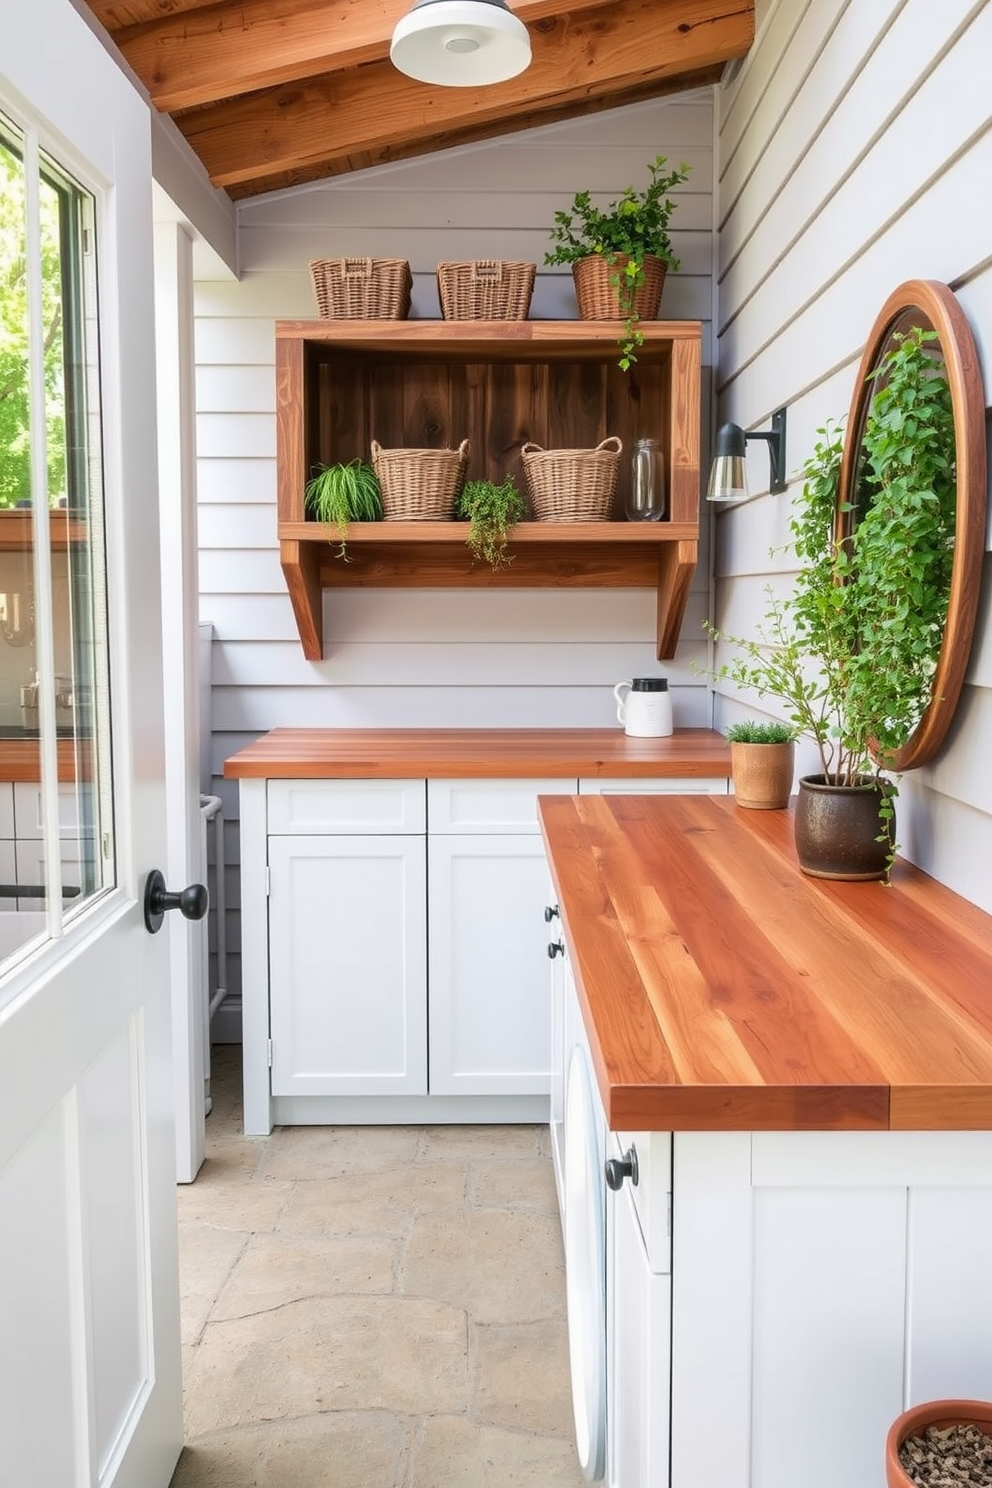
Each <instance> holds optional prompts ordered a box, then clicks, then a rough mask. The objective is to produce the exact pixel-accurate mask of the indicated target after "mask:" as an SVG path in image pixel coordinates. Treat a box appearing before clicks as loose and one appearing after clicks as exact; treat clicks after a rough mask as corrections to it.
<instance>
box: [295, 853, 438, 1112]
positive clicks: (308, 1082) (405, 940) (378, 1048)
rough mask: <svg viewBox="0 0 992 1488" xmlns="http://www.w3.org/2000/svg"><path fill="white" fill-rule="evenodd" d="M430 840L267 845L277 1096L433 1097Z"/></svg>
mask: <svg viewBox="0 0 992 1488" xmlns="http://www.w3.org/2000/svg"><path fill="white" fill-rule="evenodd" d="M425 866H426V865H425V852H424V839H423V838H422V837H413V836H411V837H391V836H386V835H383V836H381V837H344V836H342V837H310V836H298V837H270V839H269V873H270V888H269V965H270V986H271V1020H272V1022H271V1031H272V1094H273V1095H394V1094H395V1095H423V1094H424V1093H425V1092H426V1090H427V1006H426V971H427V968H426V924H425V917H424V904H425V900H426V888H427V886H426V879H425Z"/></svg>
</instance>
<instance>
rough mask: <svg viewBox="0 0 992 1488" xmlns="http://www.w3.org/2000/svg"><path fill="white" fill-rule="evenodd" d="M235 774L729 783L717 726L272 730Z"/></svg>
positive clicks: (235, 766)
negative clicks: (654, 735)
mask: <svg viewBox="0 0 992 1488" xmlns="http://www.w3.org/2000/svg"><path fill="white" fill-rule="evenodd" d="M224 774H225V776H227V777H228V778H229V779H230V778H234V779H276V778H280V779H294V778H295V779H347V780H363V779H364V780H368V779H373V780H374V779H380V780H381V779H398V780H402V779H407V780H409V779H419V778H425V779H459V778H462V779H471V778H477V779H527V778H544V779H567V778H569V777H578V776H583V777H587V778H590V779H592V778H599V777H602V778H605V779H608V778H610V777H616V778H625V777H633V778H655V779H657V778H663V777H665V776H668V777H671V778H675V779H678V778H687V779H692V778H696V779H700V778H703V779H723V780H725V779H727V778H728V776H729V774H730V750H729V747H728V745H727V743H726V740H725V739H724V738H723V736H722V735H721V734H718V733H716V732H714V731H713V730H711V729H676V731H675V733H674V734H672V735H670V736H669V737H668V738H664V739H632V738H628V737H627V735H626V734H624V732H623V731H622V729H620V728H611V729H305V728H298V729H294V728H282V729H273V730H272V731H271V732H270V733H267V734H263V735H262V737H261V738H260V739H256V740H255V742H254V743H253V744H249V745H247V747H246V748H244V749H242V750H239V752H238V753H237V754H235V755H232V756H231V758H230V759H228V760H226V761H225V764H224Z"/></svg>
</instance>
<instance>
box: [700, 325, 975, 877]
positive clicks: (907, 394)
mask: <svg viewBox="0 0 992 1488" xmlns="http://www.w3.org/2000/svg"><path fill="white" fill-rule="evenodd" d="M935 339H936V338H935V335H934V333H933V332H930V331H924V330H921V329H918V328H917V329H913V330H910V331H908V332H906V333H905V334H904V335H903V334H897V335H896V336H894V337H893V345H892V347H891V349H890V350H889V351H888V352H887V353H886V354H885V356H884V357H883V358H882V360H881V362H880V364H879V366H878V369H877V370H876V372H874V373H873V374H872V376H873V378H874V379H875V383H876V386H875V391H874V395H873V397H872V399H871V402H870V404H869V408H868V413H867V417H866V419H865V427H864V430H863V431H862V435H861V445H860V455H859V465H858V470H857V477H856V481H855V491H854V499H853V501H852V502H851V503H850V504H849V505H848V506H847V507H845V508H843V509H842V510H841V512H840V517H841V519H842V520H841V522H840V523H837V522H836V515H837V492H838V481H839V476H840V464H841V455H842V450H843V436H842V431H841V429H840V427H839V426H838V425H836V424H833V423H830V424H828V425H827V426H826V427H825V428H823V429H820V430H819V431H818V433H819V436H820V438H819V440H818V442H817V444H816V446H815V448H814V452H813V454H812V456H811V457H810V458H809V460H808V461H807V462H806V464H805V466H804V468H803V477H804V481H803V489H802V496H801V498H800V500H799V502H798V503H797V506H796V508H795V511H794V513H793V516H792V520H791V522H790V532H791V542H790V543H789V545H788V546H789V550H790V551H791V552H793V553H794V554H795V556H796V557H797V558H798V559H799V562H800V567H799V572H798V575H797V577H796V581H795V586H794V588H793V591H792V593H791V594H790V595H788V596H786V597H784V598H783V597H781V596H777V595H776V594H775V593H774V592H773V591H772V590H770V589H769V590H768V591H767V594H768V602H767V607H766V612H765V619H764V623H763V624H762V626H760V627H759V628H758V632H757V635H756V636H754V637H741V636H734V635H729V634H726V633H721V632H719V631H718V630H716V629H715V628H714V627H713V626H712V625H709V624H708V623H707V624H706V629H707V630H708V632H709V633H710V635H712V636H713V637H714V639H717V640H724V641H728V642H730V643H731V644H732V645H733V646H734V647H735V648H736V651H737V656H736V657H735V659H734V660H733V661H732V662H730V663H728V664H727V665H726V666H724V667H722V668H721V669H720V670H719V672H717V673H711V674H710V675H713V676H716V677H720V678H724V677H725V678H729V679H730V680H731V681H732V682H734V683H735V684H736V685H737V686H738V687H741V688H744V689H747V690H749V691H752V692H755V693H756V694H757V695H758V696H759V697H774V698H777V699H778V700H779V701H780V702H782V703H784V704H785V708H786V713H787V717H788V718H789V721H790V722H791V723H792V724H793V726H794V727H795V729H796V731H797V733H798V734H802V735H805V736H806V737H808V738H810V739H812V740H813V741H814V742H815V744H816V746H817V750H818V752H819V756H820V765H821V773H822V775H823V777H824V779H825V780H828V781H831V782H834V783H837V784H842V785H856V784H859V783H861V782H862V781H864V780H866V779H870V780H874V781H875V782H877V784H878V785H879V788H880V789H881V791H882V794H883V806H882V809H881V812H880V816H881V819H882V824H883V829H884V835H883V837H882V838H881V839H880V840H886V841H890V846H891V853H892V854H894V852H895V845H894V843H892V842H891V837H890V824H891V821H892V817H893V814H894V811H893V800H894V797H895V795H896V794H897V790H898V786H897V783H896V781H894V780H893V779H891V777H886V776H884V775H883V774H882V771H883V770H884V769H885V764H886V760H888V759H891V758H892V757H893V756H894V754H895V752H896V751H897V750H898V749H899V748H900V747H901V746H902V745H903V744H904V743H905V742H906V740H907V739H908V737H909V736H910V734H911V733H912V731H913V729H914V728H915V727H916V725H917V723H918V722H919V719H920V717H921V715H922V713H923V710H924V709H925V707H926V705H927V703H928V701H929V698H930V694H931V690H932V686H933V679H934V674H935V672H936V668H937V661H938V658H939V654H940V648H941V643H942V639H943V633H944V623H945V620H946V616H947V606H948V600H949V596H950V579H951V564H952V561H953V548H954V524H955V496H956V474H955V466H954V449H955V440H954V418H953V410H952V406H951V394H950V387H949V384H948V381H947V376H946V373H945V371H944V369H943V366H942V364H941V363H940V362H938V361H937V360H935V358H934V356H933V355H932V343H933V342H934V340H935ZM890 865H891V856H890Z"/></svg>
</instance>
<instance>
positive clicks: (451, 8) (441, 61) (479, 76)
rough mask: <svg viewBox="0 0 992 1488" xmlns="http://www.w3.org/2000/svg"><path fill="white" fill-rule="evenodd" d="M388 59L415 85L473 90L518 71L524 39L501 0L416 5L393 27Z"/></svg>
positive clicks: (420, 1)
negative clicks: (424, 84) (434, 84)
mask: <svg viewBox="0 0 992 1488" xmlns="http://www.w3.org/2000/svg"><path fill="white" fill-rule="evenodd" d="M389 57H390V60H391V62H392V64H393V66H394V67H395V68H397V69H398V70H399V71H400V72H405V73H406V75H407V77H412V78H416V79H417V81H418V82H420V83H437V84H439V85H440V86H441V87H444V88H478V87H480V86H482V85H484V84H486V83H503V82H506V80H507V78H512V77H516V76H517V74H518V73H520V72H523V70H524V68H525V67H528V66H529V65H530V37H529V36H528V35H527V27H526V26H525V25H524V23H523V21H521V20H519V19H518V18H517V17H516V16H515V15H514V14H513V12H512V11H511V10H509V9H508V7H507V5H506V0H416V4H415V5H414V7H413V9H412V10H411V11H410V12H409V14H407V15H405V16H403V18H402V20H400V21H398V22H397V24H396V29H395V30H394V32H393V39H392V42H391V44H390V48H389Z"/></svg>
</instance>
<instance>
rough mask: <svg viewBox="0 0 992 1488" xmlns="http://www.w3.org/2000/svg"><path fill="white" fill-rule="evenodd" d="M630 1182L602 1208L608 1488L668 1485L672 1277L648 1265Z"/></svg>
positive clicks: (610, 1197)
mask: <svg viewBox="0 0 992 1488" xmlns="http://www.w3.org/2000/svg"><path fill="white" fill-rule="evenodd" d="M635 1192H636V1190H631V1188H630V1186H629V1183H625V1184H624V1187H623V1188H622V1189H621V1190H620V1192H619V1193H611V1194H610V1195H609V1200H608V1210H607V1247H606V1265H607V1282H606V1298H607V1304H606V1336H607V1345H606V1348H607V1366H606V1367H607V1405H606V1419H607V1443H606V1480H607V1483H608V1484H609V1488H663V1485H664V1484H665V1483H667V1482H668V1438H669V1432H668V1392H669V1376H670V1363H671V1361H670V1338H671V1278H670V1277H669V1276H668V1275H666V1274H658V1273H657V1272H655V1271H653V1270H652V1269H651V1264H650V1262H649V1258H648V1251H647V1248H646V1246H645V1242H644V1237H643V1235H642V1233H641V1228H640V1225H639V1224H638V1219H637V1211H636V1208H635V1205H634V1201H633V1193H635Z"/></svg>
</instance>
